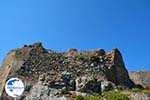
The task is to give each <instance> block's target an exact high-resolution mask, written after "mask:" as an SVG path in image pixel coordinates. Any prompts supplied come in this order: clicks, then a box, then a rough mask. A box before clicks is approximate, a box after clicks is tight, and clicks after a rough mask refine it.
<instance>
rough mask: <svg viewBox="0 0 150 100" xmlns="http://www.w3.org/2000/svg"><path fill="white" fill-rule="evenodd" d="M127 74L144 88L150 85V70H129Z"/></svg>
mask: <svg viewBox="0 0 150 100" xmlns="http://www.w3.org/2000/svg"><path fill="white" fill-rule="evenodd" d="M129 76H130V78H131V79H132V81H133V82H134V83H136V84H140V85H142V86H144V87H145V88H146V87H150V70H149V71H148V70H147V71H137V72H129Z"/></svg>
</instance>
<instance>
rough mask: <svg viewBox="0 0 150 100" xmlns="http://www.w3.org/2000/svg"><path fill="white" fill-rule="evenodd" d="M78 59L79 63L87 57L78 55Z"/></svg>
mask: <svg viewBox="0 0 150 100" xmlns="http://www.w3.org/2000/svg"><path fill="white" fill-rule="evenodd" d="M76 58H77V59H78V60H79V61H83V60H84V59H85V57H84V56H83V55H77V56H76Z"/></svg>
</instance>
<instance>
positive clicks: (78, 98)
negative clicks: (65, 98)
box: [75, 95, 85, 100]
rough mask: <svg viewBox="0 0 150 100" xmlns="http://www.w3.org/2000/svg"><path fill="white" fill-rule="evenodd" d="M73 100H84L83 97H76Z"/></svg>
mask: <svg viewBox="0 0 150 100" xmlns="http://www.w3.org/2000/svg"><path fill="white" fill-rule="evenodd" d="M75 100H85V99H84V96H82V95H78V96H77V97H76V99H75Z"/></svg>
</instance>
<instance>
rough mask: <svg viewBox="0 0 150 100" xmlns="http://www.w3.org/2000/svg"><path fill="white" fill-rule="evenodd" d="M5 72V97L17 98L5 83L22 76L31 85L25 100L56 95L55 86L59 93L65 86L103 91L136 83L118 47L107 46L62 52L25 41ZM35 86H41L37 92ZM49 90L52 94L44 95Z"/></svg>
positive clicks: (7, 62) (6, 63)
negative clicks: (7, 91)
mask: <svg viewBox="0 0 150 100" xmlns="http://www.w3.org/2000/svg"><path fill="white" fill-rule="evenodd" d="M2 72H5V74H3V76H0V78H1V80H0V82H1V83H0V85H1V87H2V88H1V90H0V92H1V93H2V96H1V98H2V99H7V100H12V99H13V98H11V97H9V96H7V95H6V93H5V91H4V84H5V82H6V80H7V79H9V78H12V77H18V78H20V79H21V80H22V81H23V83H24V84H25V86H26V88H27V89H25V92H24V94H23V96H22V99H25V100H26V99H27V98H28V99H27V100H31V99H32V97H33V95H34V96H35V97H37V98H45V97H48V98H52V97H54V96H51V95H50V94H51V92H50V91H51V90H52V89H54V90H56V91H58V95H59V92H60V91H62V90H63V91H77V92H83V93H90V94H92V93H99V94H101V93H102V92H103V91H107V90H110V89H114V88H115V86H116V85H118V84H120V85H124V86H126V87H134V84H133V83H132V81H131V80H130V79H129V76H128V72H127V70H126V68H125V65H124V62H123V59H122V56H121V53H120V52H119V50H118V49H113V50H112V51H111V52H105V51H104V50H103V49H98V50H92V51H77V50H76V49H73V48H72V49H69V50H68V52H62V53H61V52H54V51H52V50H46V49H45V48H43V46H42V44H41V43H35V44H33V45H24V47H23V48H20V49H16V50H13V51H11V52H10V53H9V54H8V55H7V56H6V58H5V60H4V62H3V66H2V69H1V71H0V73H2ZM0 75H2V74H0ZM29 77H30V78H29ZM39 83H40V86H39ZM28 87H31V88H28ZM35 88H38V90H39V91H36V93H35V91H34V90H35ZM45 91H46V92H47V91H48V94H45V95H42V94H41V93H43V92H45ZM39 94H41V95H39ZM60 95H62V94H60ZM54 98H55V97H54ZM58 98H59V97H58ZM60 98H62V97H60ZM33 100H34V99H33Z"/></svg>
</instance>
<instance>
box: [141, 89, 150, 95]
mask: <svg viewBox="0 0 150 100" xmlns="http://www.w3.org/2000/svg"><path fill="white" fill-rule="evenodd" d="M141 93H143V94H148V95H150V90H142V91H141Z"/></svg>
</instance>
